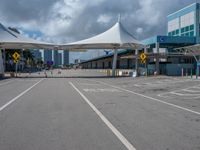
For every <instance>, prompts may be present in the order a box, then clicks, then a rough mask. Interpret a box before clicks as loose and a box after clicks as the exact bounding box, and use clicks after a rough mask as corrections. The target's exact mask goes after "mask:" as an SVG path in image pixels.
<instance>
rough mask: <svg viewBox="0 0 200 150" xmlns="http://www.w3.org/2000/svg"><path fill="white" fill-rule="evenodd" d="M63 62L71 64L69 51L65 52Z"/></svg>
mask: <svg viewBox="0 0 200 150" xmlns="http://www.w3.org/2000/svg"><path fill="white" fill-rule="evenodd" d="M63 64H64V65H69V51H64V52H63Z"/></svg>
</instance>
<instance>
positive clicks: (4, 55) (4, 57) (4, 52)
mask: <svg viewBox="0 0 200 150" xmlns="http://www.w3.org/2000/svg"><path fill="white" fill-rule="evenodd" d="M3 66H4V72H5V71H6V49H5V48H4V49H3Z"/></svg>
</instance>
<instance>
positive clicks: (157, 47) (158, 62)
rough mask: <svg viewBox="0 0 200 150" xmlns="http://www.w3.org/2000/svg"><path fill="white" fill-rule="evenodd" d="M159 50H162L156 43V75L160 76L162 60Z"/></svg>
mask: <svg viewBox="0 0 200 150" xmlns="http://www.w3.org/2000/svg"><path fill="white" fill-rule="evenodd" d="M159 49H160V44H159V43H158V42H157V43H156V52H157V53H156V74H157V75H159V74H160V59H159Z"/></svg>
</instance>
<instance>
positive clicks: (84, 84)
mask: <svg viewBox="0 0 200 150" xmlns="http://www.w3.org/2000/svg"><path fill="white" fill-rule="evenodd" d="M79 84H80V85H95V86H97V85H99V84H90V83H79Z"/></svg>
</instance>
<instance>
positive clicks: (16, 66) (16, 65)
mask: <svg viewBox="0 0 200 150" xmlns="http://www.w3.org/2000/svg"><path fill="white" fill-rule="evenodd" d="M17 68H18V63H16V64H15V77H17Z"/></svg>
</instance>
